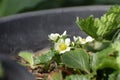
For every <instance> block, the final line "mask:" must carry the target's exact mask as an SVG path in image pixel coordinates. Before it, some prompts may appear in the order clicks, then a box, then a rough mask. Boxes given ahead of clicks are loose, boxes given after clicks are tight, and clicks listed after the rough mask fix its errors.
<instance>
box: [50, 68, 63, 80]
mask: <svg viewBox="0 0 120 80" xmlns="http://www.w3.org/2000/svg"><path fill="white" fill-rule="evenodd" d="M48 80H63V77H62V72H61V71H60V70H59V71H53V72H51V73H50V74H49V76H48Z"/></svg>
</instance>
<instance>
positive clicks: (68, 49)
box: [60, 47, 70, 54]
mask: <svg viewBox="0 0 120 80" xmlns="http://www.w3.org/2000/svg"><path fill="white" fill-rule="evenodd" d="M67 51H70V47H68V48H67V49H66V50H63V51H60V53H61V54H63V53H65V52H67Z"/></svg>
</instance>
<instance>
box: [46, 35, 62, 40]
mask: <svg viewBox="0 0 120 80" xmlns="http://www.w3.org/2000/svg"><path fill="white" fill-rule="evenodd" d="M59 36H60V35H59V34H58V33H55V34H54V33H51V34H50V35H48V37H49V39H51V40H53V41H56V40H57V38H58V37H59Z"/></svg>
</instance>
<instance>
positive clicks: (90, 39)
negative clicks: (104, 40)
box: [86, 36, 94, 42]
mask: <svg viewBox="0 0 120 80" xmlns="http://www.w3.org/2000/svg"><path fill="white" fill-rule="evenodd" d="M93 40H94V39H93V38H92V37H91V36H87V37H86V42H92V41H93Z"/></svg>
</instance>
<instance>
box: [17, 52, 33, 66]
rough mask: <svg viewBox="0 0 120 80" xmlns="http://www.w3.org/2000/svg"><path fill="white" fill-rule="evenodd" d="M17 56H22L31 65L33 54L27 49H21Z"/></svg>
mask: <svg viewBox="0 0 120 80" xmlns="http://www.w3.org/2000/svg"><path fill="white" fill-rule="evenodd" d="M18 56H20V57H22V58H23V59H24V60H25V61H27V62H28V63H29V64H30V65H31V66H33V65H34V58H33V57H34V54H33V53H31V52H28V51H21V52H20V53H19V54H18Z"/></svg>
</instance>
